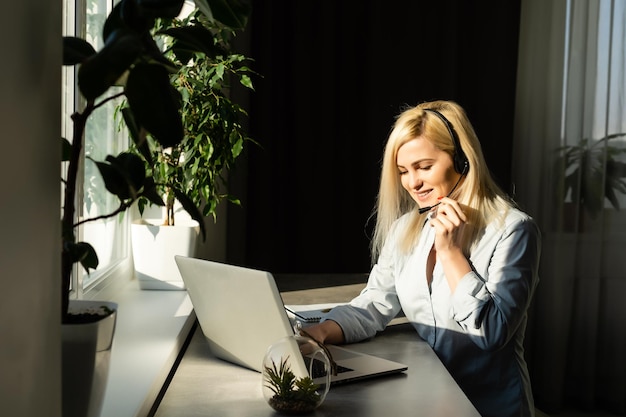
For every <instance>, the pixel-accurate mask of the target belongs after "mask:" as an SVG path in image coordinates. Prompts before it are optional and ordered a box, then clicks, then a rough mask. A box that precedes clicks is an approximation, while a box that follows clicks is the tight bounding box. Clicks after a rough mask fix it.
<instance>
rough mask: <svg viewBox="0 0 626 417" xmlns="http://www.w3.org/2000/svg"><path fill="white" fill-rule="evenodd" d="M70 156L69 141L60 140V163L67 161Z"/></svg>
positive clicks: (70, 146)
mask: <svg viewBox="0 0 626 417" xmlns="http://www.w3.org/2000/svg"><path fill="white" fill-rule="evenodd" d="M71 155H72V144H71V143H70V141H69V140H67V139H65V138H61V162H65V161H69V160H70V156H71Z"/></svg>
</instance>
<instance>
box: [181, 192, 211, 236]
mask: <svg viewBox="0 0 626 417" xmlns="http://www.w3.org/2000/svg"><path fill="white" fill-rule="evenodd" d="M174 195H175V196H176V199H177V200H178V202H179V203H180V204H181V206H183V209H185V211H186V212H187V213H189V215H190V216H191V218H192V219H194V220H195V221H197V222H198V224H199V225H200V233H201V234H202V240H203V241H205V240H206V226H205V225H204V218H203V217H202V213H200V210H199V209H198V207H196V205H195V204H194V202H193V200H192V199H191V198H189V197H188V196H187V195H186V194H185V193H183V192H182V191H180V190H178V189H176V188H174Z"/></svg>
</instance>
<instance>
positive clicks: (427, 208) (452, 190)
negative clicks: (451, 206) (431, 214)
mask: <svg viewBox="0 0 626 417" xmlns="http://www.w3.org/2000/svg"><path fill="white" fill-rule="evenodd" d="M466 171H467V168H466V169H464V170H463V172H462V173H461V176H459V179H458V180H457V181H456V184H454V187H452V189H451V190H450V192H449V193H448V195H447V196H446V197H450V196H451V195H452V193H453V192H454V190H456V187H458V186H459V184H460V183H461V178H463V176H464V175H465V173H466ZM439 204H441V201H440V202H438V203H437V204H433V205H432V206H426V207H421V208H420V209H419V213H420V214H424V213H426V212H427V211H430V210H432V209H434V208H435V207H437V206H438V205H439Z"/></svg>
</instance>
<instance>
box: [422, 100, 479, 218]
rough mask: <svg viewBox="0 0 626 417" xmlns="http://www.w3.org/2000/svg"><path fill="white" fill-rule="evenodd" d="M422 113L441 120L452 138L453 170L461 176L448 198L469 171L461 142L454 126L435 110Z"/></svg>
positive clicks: (424, 209)
mask: <svg viewBox="0 0 626 417" xmlns="http://www.w3.org/2000/svg"><path fill="white" fill-rule="evenodd" d="M424 111H428V112H431V113H432V114H434V115H436V116H437V117H438V118H439V119H441V121H442V122H443V124H445V125H446V127H447V128H448V132H449V133H450V136H451V137H452V142H454V152H453V154H452V163H453V165H454V170H455V171H456V172H458V173H459V174H461V176H460V177H459V179H458V180H457V182H456V184H454V187H452V189H451V190H450V192H449V193H448V195H447V196H446V197H450V195H451V194H452V193H453V192H454V190H456V187H458V185H459V184H460V183H461V178H463V176H465V174H467V171H469V161H468V159H467V156H465V152H463V148H462V147H461V141H460V140H459V136H458V135H457V133H456V131H455V130H454V126H452V123H450V121H449V120H448V119H446V117H445V116H444V115H443V114H441V113H440V112H439V111H437V110H434V109H424ZM439 204H441V202H439V203H437V204H434V205H432V206H426V207H421V208H420V209H419V213H420V214H423V213H426V212H427V211H430V210H432V209H433V208H434V207H437V206H438V205H439Z"/></svg>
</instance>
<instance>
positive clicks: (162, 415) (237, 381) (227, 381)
mask: <svg viewBox="0 0 626 417" xmlns="http://www.w3.org/2000/svg"><path fill="white" fill-rule="evenodd" d="M360 288H362V286H346V287H345V288H343V289H341V290H342V291H343V293H344V294H343V296H342V295H339V296H338V294H339V292H338V289H337V288H336V289H335V290H333V291H331V293H332V294H333V297H330V298H329V297H318V296H316V295H320V294H325V292H327V291H328V289H320V290H306V291H302V292H300V291H294V292H292V293H284V294H283V298H284V300H285V303H286V304H298V303H303V304H304V303H307V304H308V303H317V302H336V301H342V300H343V299H349V297H350V296H351V295H352V294H354V293H357V292H358V291H359V289H360ZM346 296H348V298H346ZM335 297H339V298H335ZM350 347H351V348H353V349H355V350H358V351H362V352H367V353H371V354H375V355H378V356H381V357H385V358H388V359H392V360H395V361H398V362H402V363H405V364H406V365H408V368H409V369H408V370H407V371H406V372H404V373H402V374H399V375H393V376H386V377H381V378H375V379H370V380H365V381H360V382H355V383H351V384H346V385H339V386H333V387H331V389H330V391H329V393H328V396H327V397H326V400H325V401H324V403H323V404H322V405H321V406H320V407H319V408H318V409H317V410H316V411H315V412H314V413H313V414H311V415H312V416H315V417H325V416H333V417H343V416H345V417H354V416H358V417H381V416H386V415H388V416H409V415H423V416H429V417H450V416H455V417H480V415H479V414H478V412H477V411H476V409H475V408H474V407H473V406H472V404H471V403H470V402H469V400H468V399H467V397H466V396H465V395H464V394H463V392H462V391H461V389H460V388H459V387H458V385H457V384H456V383H455V382H454V380H453V379H452V377H451V376H450V374H449V373H448V371H447V370H446V369H445V367H444V366H443V364H442V363H441V362H440V361H439V359H438V358H437V356H436V355H435V353H434V352H433V351H432V349H431V348H430V346H428V344H426V342H424V341H423V340H421V339H420V338H419V337H418V336H417V333H416V332H415V331H414V330H413V328H412V327H411V326H410V325H409V324H407V323H400V324H395V325H392V326H390V327H388V328H387V329H386V330H385V331H384V332H383V333H381V334H380V335H378V336H377V337H376V338H374V339H373V340H371V341H368V342H363V343H358V344H353V345H350ZM261 380H262V377H261V374H260V373H257V372H254V371H250V370H247V369H244V368H241V367H239V366H236V365H232V364H229V363H227V362H224V361H221V360H219V359H217V358H215V357H214V356H213V355H212V354H211V352H210V350H209V348H208V345H207V343H206V342H205V339H204V336H203V335H202V332H201V330H200V329H199V328H197V329H196V331H195V333H194V335H193V338H192V340H191V343H190V345H189V347H188V349H187V352H186V353H185V355H184V357H183V359H182V361H181V363H180V365H179V367H178V369H177V371H176V373H175V375H174V377H173V379H172V381H171V384H170V386H169V388H168V389H167V391H166V393H165V395H164V397H163V399H162V401H161V404H160V405H159V407H158V409H157V412H156V414H155V417H180V416H185V417H194V416H198V417H200V416H202V417H212V416H215V417H231V416H232V417H268V416H276V415H277V413H276V412H275V411H274V410H273V409H272V408H271V407H270V406H269V405H268V404H267V403H266V402H265V399H264V398H263V393H262V391H261Z"/></svg>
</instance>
